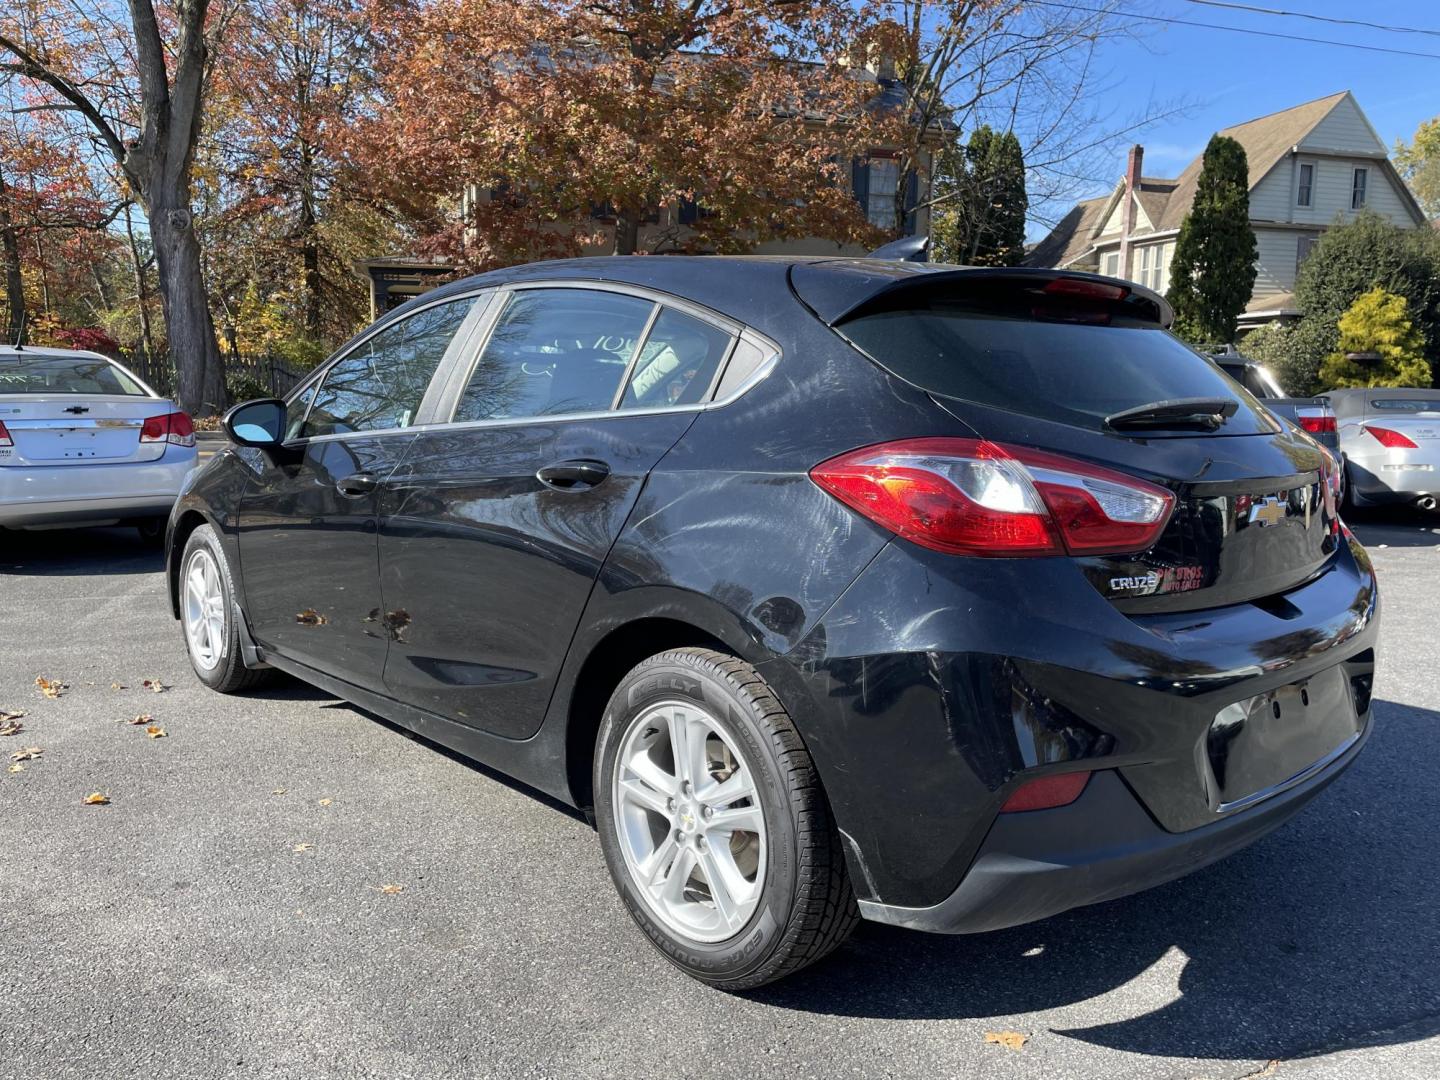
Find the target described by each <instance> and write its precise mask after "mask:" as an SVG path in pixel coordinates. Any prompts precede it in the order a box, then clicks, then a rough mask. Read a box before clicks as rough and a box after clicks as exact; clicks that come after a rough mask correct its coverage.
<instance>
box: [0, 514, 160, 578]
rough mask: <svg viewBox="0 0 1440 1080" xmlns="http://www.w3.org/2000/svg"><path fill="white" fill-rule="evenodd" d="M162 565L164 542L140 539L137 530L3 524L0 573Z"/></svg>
mask: <svg viewBox="0 0 1440 1080" xmlns="http://www.w3.org/2000/svg"><path fill="white" fill-rule="evenodd" d="M164 569H165V553H164V551H163V550H162V549H161V547H160V545H159V544H158V543H155V542H154V541H148V540H142V539H141V538H140V534H139V532H138V531H137V530H135V529H127V528H121V527H118V526H117V527H114V528H108V529H38V530H37V529H0V575H16V576H25V577H86V576H88V575H91V574H155V573H159V572H160V571H162V570H164Z"/></svg>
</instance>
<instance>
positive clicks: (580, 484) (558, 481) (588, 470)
mask: <svg viewBox="0 0 1440 1080" xmlns="http://www.w3.org/2000/svg"><path fill="white" fill-rule="evenodd" d="M609 475H610V466H609V465H606V464H605V462H603V461H586V460H584V459H580V460H576V461H561V462H557V463H556V464H554V465H546V466H545V467H544V468H543V469H540V470H539V471H538V472H536V473H535V479H537V480H539V481H540V482H541V483H542V484H544V485H545V486H546V487H548V488H554V489H555V490H556V491H578V490H580V489H581V488H592V487H594V486H595V485H596V484H598V483H600V481H602V480H604V479H605V478H606V477H607V476H609Z"/></svg>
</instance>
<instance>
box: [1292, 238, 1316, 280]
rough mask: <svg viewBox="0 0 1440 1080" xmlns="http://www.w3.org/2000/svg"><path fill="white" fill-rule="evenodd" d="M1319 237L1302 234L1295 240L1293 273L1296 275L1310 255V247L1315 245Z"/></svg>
mask: <svg viewBox="0 0 1440 1080" xmlns="http://www.w3.org/2000/svg"><path fill="white" fill-rule="evenodd" d="M1319 239H1320V237H1319V236H1318V235H1312V236H1302V237H1300V239H1299V240H1297V241H1296V242H1295V273H1296V275H1297V276H1298V275H1299V273H1300V267H1301V266H1303V265H1304V264H1305V260H1306V259H1308V258H1309V257H1310V249H1311V248H1313V247H1314V246H1315V244H1316V242H1317V241H1318V240H1319Z"/></svg>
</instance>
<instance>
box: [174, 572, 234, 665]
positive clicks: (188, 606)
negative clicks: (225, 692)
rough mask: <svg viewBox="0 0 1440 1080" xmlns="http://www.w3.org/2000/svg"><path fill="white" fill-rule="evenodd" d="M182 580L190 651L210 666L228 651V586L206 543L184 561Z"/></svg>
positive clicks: (203, 663) (186, 633)
mask: <svg viewBox="0 0 1440 1080" xmlns="http://www.w3.org/2000/svg"><path fill="white" fill-rule="evenodd" d="M182 580H183V581H184V602H183V603H182V605H181V609H182V613H183V615H184V619H185V638H186V640H187V641H188V642H189V644H190V655H191V657H192V658H193V659H194V661H195V663H196V664H198V665H199V666H200V667H202V668H205V669H206V670H210V669H212V668H214V667H215V666H216V665H217V664H219V663H220V658H221V657H222V656H223V655H224V652H225V589H224V586H223V585H221V583H220V567H219V566H217V565H216V564H215V557H214V556H213V555H212V554H211V553H210V552H209V551H208V550H207V549H205V548H203V547H199V548H196V549H195V550H194V551H192V552H191V553H190V558H189V559H188V560H187V561H186V563H185V573H184V578H183V579H182Z"/></svg>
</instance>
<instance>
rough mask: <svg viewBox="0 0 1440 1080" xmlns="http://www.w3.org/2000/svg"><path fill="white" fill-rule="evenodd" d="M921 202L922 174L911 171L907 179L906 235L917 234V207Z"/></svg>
mask: <svg viewBox="0 0 1440 1080" xmlns="http://www.w3.org/2000/svg"><path fill="white" fill-rule="evenodd" d="M919 202H920V173H919V172H918V171H917V170H915V169H911V170H910V173H909V175H908V176H907V177H906V179H905V234H906V235H907V236H912V235H914V233H915V207H916V205H917V204H918V203H919Z"/></svg>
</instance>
